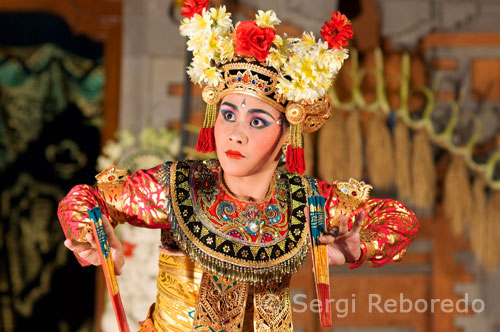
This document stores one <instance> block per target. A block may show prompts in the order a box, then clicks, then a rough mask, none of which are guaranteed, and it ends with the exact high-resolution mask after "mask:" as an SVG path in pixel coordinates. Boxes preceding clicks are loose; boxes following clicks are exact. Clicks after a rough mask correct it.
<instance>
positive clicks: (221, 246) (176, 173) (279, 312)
mask: <svg viewBox="0 0 500 332" xmlns="http://www.w3.org/2000/svg"><path fill="white" fill-rule="evenodd" d="M221 172H222V171H221V169H220V166H219V164H218V162H217V160H205V161H199V162H194V161H185V162H175V163H170V162H169V163H165V164H163V165H160V166H158V167H155V168H153V169H150V170H140V171H137V172H136V173H134V174H132V175H126V176H124V178H121V179H118V180H117V179H115V180H113V181H112V182H111V183H109V184H108V183H106V182H103V181H100V182H99V183H98V184H97V186H87V185H79V186H76V187H74V188H73V189H72V190H71V192H70V193H69V194H68V195H67V196H66V197H65V198H64V199H63V200H62V201H61V203H60V204H59V214H58V215H59V219H60V221H61V224H62V226H63V230H64V232H65V235H66V237H67V238H71V239H75V240H76V239H78V240H80V239H83V240H85V237H84V234H85V232H86V229H87V225H88V221H87V220H88V216H87V212H86V211H87V210H88V209H89V208H90V207H93V206H100V207H101V208H102V210H103V214H104V215H106V216H108V217H110V218H111V222H112V223H113V224H114V225H116V224H117V223H118V222H127V223H129V224H132V225H135V226H140V227H149V228H162V241H161V242H162V246H161V249H160V261H159V274H158V293H157V300H156V303H155V304H154V305H153V306H152V307H151V309H150V312H149V315H148V317H147V319H146V320H145V321H144V323H143V324H142V326H141V330H140V331H141V332H149V331H158V332H163V331H211V332H212V331H221V330H223V331H228V332H229V331H259V332H260V331H282V332H285V331H286V332H288V331H292V330H293V327H292V310H291V302H290V294H289V292H290V289H289V283H290V278H291V275H292V274H293V273H294V272H295V271H296V270H297V269H298V268H299V267H300V265H301V264H302V262H303V260H304V258H305V255H306V254H307V252H308V247H309V243H310V240H309V236H310V234H309V227H308V225H307V223H306V217H305V214H304V208H305V206H306V202H307V198H308V197H309V196H310V195H311V194H312V193H313V190H312V186H311V183H312V184H318V187H317V188H318V192H319V193H320V194H321V195H323V196H324V197H326V198H327V202H326V206H325V210H326V217H327V221H328V222H329V224H335V221H336V214H337V212H338V211H342V213H345V214H347V217H348V220H349V225H348V227H349V228H350V227H351V226H352V220H354V218H355V215H356V214H357V213H358V212H359V211H360V209H363V210H365V212H366V218H365V220H364V222H363V224H362V226H361V230H360V238H361V250H362V255H361V258H360V259H359V261H357V262H355V263H354V264H353V265H352V267H356V266H359V265H361V264H362V263H363V262H364V261H365V260H367V261H369V262H370V263H371V264H372V265H374V266H381V265H384V264H386V263H388V262H392V261H398V260H400V259H401V258H402V256H403V255H404V253H405V251H406V248H407V246H408V245H409V244H410V243H411V241H412V240H413V238H414V237H415V235H416V232H417V230H418V222H417V220H416V219H415V217H414V215H413V214H412V213H411V211H409V210H408V209H406V208H405V207H404V206H403V205H402V204H401V203H399V202H396V201H392V200H377V199H370V200H368V201H367V202H366V203H365V204H363V205H362V206H361V207H359V208H358V209H356V211H351V208H349V207H348V206H350V203H349V202H350V200H351V198H350V197H351V196H353V197H358V196H359V194H360V192H358V191H356V196H354V191H353V190H354V189H353V188H354V186H352V185H350V186H347V185H348V184H346V183H342V184H338V183H334V184H333V185H329V184H327V183H324V182H321V183H318V181H317V180H316V179H312V178H309V177H304V176H299V175H296V174H293V173H289V172H287V171H286V170H285V169H280V168H278V169H277V170H276V172H275V175H274V177H273V181H272V182H271V185H270V188H269V191H268V194H267V195H266V198H265V199H264V201H262V202H242V201H238V200H236V199H235V198H234V197H232V195H231V194H230V193H229V192H227V188H226V187H225V186H224V185H223V183H222V180H221V178H222V177H221V175H222V173H221ZM107 176H108V178H109V174H107ZM355 184H356V185H358V184H359V183H355ZM345 186H347V187H345ZM351 187H352V188H351ZM358 188H359V186H358ZM347 189H348V191H346V190H347ZM349 190H350V191H349ZM349 192H350V194H349V195H348V193H349ZM346 193H347V194H346ZM348 203H349V204H348ZM356 206H357V204H356ZM77 258H78V259H79V261H80V262H81V263H82V265H87V264H88V263H87V262H85V260H83V259H82V258H81V257H78V255H77ZM311 278H312V276H311ZM211 329H212V330H211Z"/></svg>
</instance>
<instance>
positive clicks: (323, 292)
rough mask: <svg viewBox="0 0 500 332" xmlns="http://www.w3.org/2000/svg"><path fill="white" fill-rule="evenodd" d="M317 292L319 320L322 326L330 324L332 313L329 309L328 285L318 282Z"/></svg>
mask: <svg viewBox="0 0 500 332" xmlns="http://www.w3.org/2000/svg"><path fill="white" fill-rule="evenodd" d="M316 287H317V290H316V291H317V293H318V299H319V309H320V313H319V321H320V324H321V326H322V327H326V326H332V314H331V311H330V305H331V304H330V303H331V302H330V285H328V284H323V283H321V284H318V285H316Z"/></svg>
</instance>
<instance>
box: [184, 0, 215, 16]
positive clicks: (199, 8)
mask: <svg viewBox="0 0 500 332" xmlns="http://www.w3.org/2000/svg"><path fill="white" fill-rule="evenodd" d="M206 8H208V0H184V6H182V7H181V11H182V12H181V15H182V16H184V17H187V18H191V17H193V16H194V15H196V14H199V15H201V13H203V9H206Z"/></svg>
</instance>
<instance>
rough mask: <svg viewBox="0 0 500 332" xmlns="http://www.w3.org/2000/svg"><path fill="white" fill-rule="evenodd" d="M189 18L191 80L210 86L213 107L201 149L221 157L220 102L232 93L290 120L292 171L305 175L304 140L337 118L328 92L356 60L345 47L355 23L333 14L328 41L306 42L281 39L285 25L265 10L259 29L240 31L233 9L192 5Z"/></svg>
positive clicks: (252, 25) (184, 30)
mask: <svg viewBox="0 0 500 332" xmlns="http://www.w3.org/2000/svg"><path fill="white" fill-rule="evenodd" d="M182 11H183V12H182V15H183V16H185V17H186V18H184V19H183V20H182V22H181V26H180V32H181V35H183V36H187V37H188V39H189V40H188V42H187V45H188V50H190V51H193V61H192V62H191V64H190V66H189V68H188V74H189V76H190V77H191V80H192V81H193V82H194V83H197V84H200V85H205V88H204V90H203V100H204V101H205V102H206V103H207V109H206V112H205V119H204V122H203V128H202V130H201V132H200V135H199V137H198V143H197V146H196V149H197V150H198V151H201V152H211V151H214V150H215V138H214V129H213V127H214V124H215V119H216V116H217V104H218V102H219V101H220V100H221V99H222V98H223V97H224V96H225V95H227V94H229V93H234V92H238V93H244V94H249V95H252V96H254V97H257V98H259V99H261V100H263V101H265V102H266V103H268V104H270V105H271V106H273V107H275V108H276V109H278V110H279V111H281V112H283V113H285V116H286V119H287V120H288V122H289V123H290V126H291V127H290V145H289V146H288V148H287V153H286V159H287V168H288V169H289V171H290V172H295V173H299V174H302V173H303V172H304V170H305V161H304V150H303V148H302V133H303V132H305V133H310V132H314V131H316V130H317V129H319V128H320V127H321V126H322V125H323V124H324V123H325V121H326V120H327V119H328V118H329V117H330V111H331V100H330V98H329V97H328V95H327V91H328V89H329V88H330V86H331V84H332V82H333V79H334V77H335V76H336V74H337V73H338V71H339V69H340V68H341V66H342V64H343V62H344V60H345V59H346V58H347V57H348V52H347V49H345V48H343V47H344V46H346V45H347V39H348V38H352V34H353V33H352V29H351V23H350V22H349V20H348V19H347V18H346V17H345V16H344V15H342V14H340V13H339V12H337V13H332V14H331V19H330V21H329V22H325V25H324V26H323V27H322V29H321V35H322V36H323V38H324V40H325V41H322V40H321V39H319V40H316V39H315V37H314V36H313V34H312V33H303V35H302V37H301V38H287V37H286V36H283V37H280V36H279V35H276V31H275V29H274V26H275V25H277V24H279V23H280V22H281V21H280V20H279V19H278V18H277V17H276V14H275V13H274V12H273V11H272V10H269V11H266V12H264V11H261V10H259V11H258V13H257V15H256V19H255V21H250V20H249V21H244V22H241V23H238V24H237V25H236V27H233V24H232V20H231V14H230V13H227V12H226V7H225V6H221V7H219V8H210V9H209V8H208V1H207V0H185V1H184V7H182Z"/></svg>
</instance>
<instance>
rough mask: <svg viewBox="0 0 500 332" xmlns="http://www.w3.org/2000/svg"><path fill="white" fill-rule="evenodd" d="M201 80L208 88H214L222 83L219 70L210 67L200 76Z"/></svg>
mask: <svg viewBox="0 0 500 332" xmlns="http://www.w3.org/2000/svg"><path fill="white" fill-rule="evenodd" d="M201 79H202V80H203V81H204V82H205V83H206V84H208V85H210V86H216V85H218V84H219V83H220V82H221V81H222V74H221V71H220V70H219V69H217V68H215V67H210V68H208V69H206V70H205V71H204V72H203V74H201Z"/></svg>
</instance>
